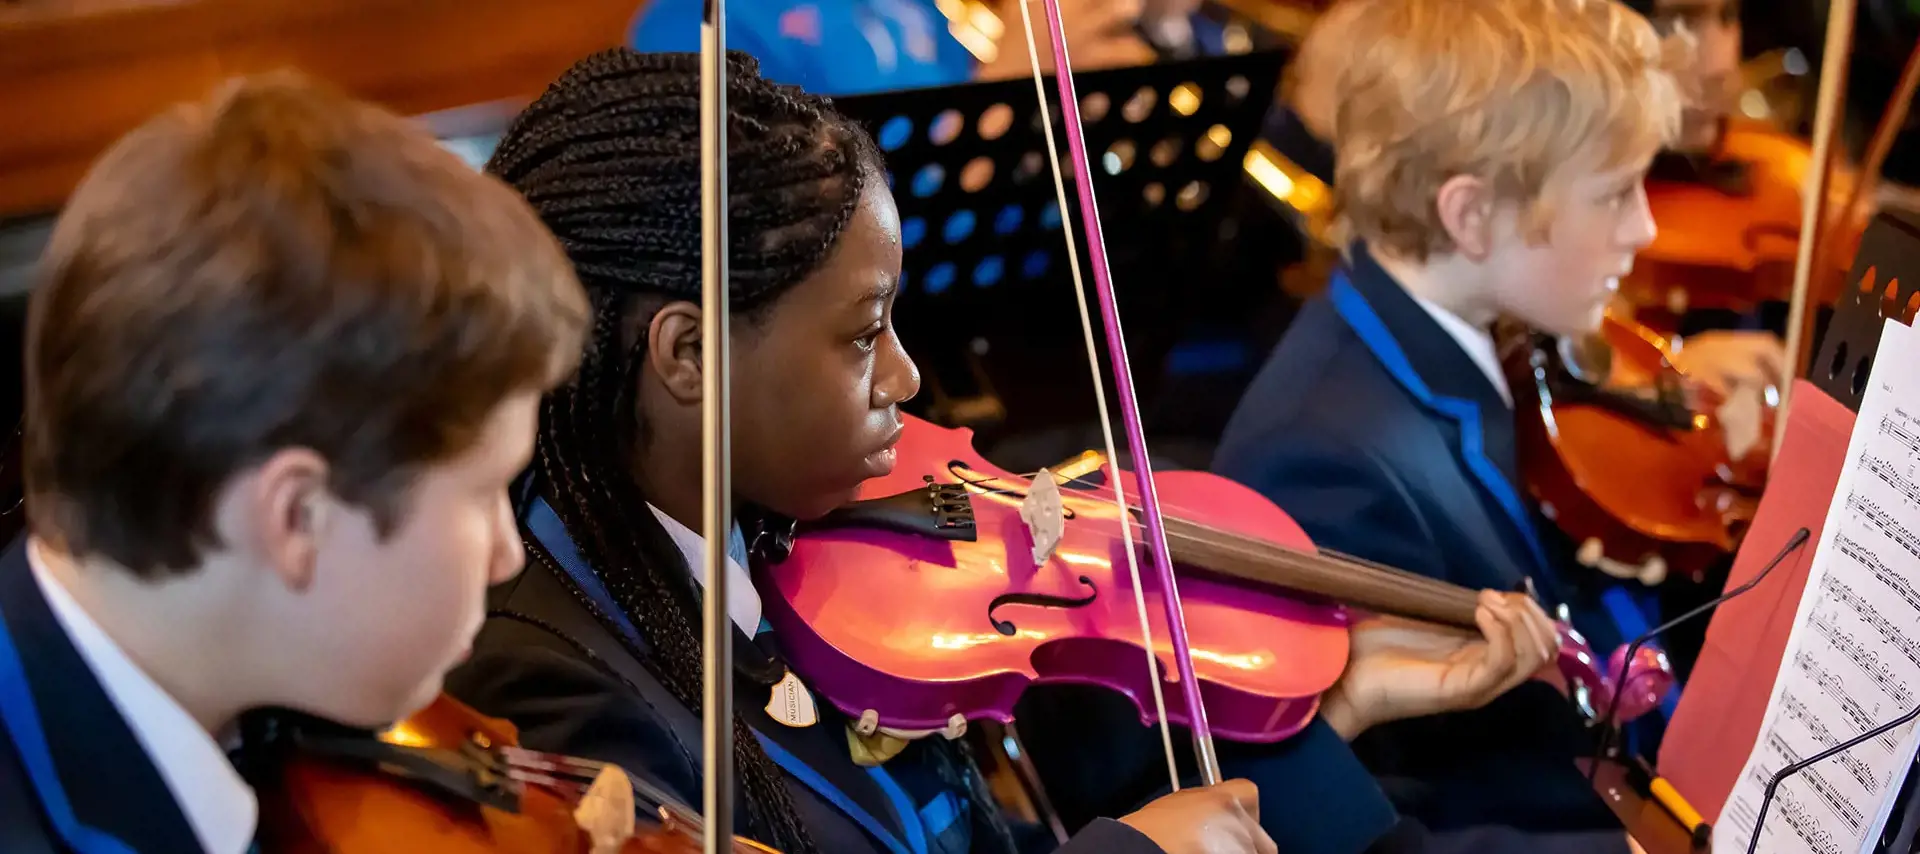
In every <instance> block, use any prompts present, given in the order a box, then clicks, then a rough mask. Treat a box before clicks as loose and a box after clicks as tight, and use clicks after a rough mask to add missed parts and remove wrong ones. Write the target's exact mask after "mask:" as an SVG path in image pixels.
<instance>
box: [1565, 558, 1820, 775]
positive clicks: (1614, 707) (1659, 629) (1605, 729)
mask: <svg viewBox="0 0 1920 854" xmlns="http://www.w3.org/2000/svg"><path fill="white" fill-rule="evenodd" d="M1812 538H1813V532H1812V531H1810V530H1808V529H1807V528H1804V527H1803V528H1801V529H1800V530H1798V531H1795V532H1793V536H1791V537H1788V538H1787V544H1786V545H1785V546H1782V547H1781V549H1780V553H1779V554H1776V555H1774V556H1773V560H1770V561H1767V565H1766V566H1764V567H1761V568H1760V571H1759V572H1756V573H1754V575H1753V577H1752V578H1750V579H1747V582H1746V583H1745V584H1742V585H1740V586H1739V587H1735V588H1734V589H1732V590H1729V591H1727V592H1725V593H1722V594H1720V595H1719V596H1716V597H1714V598H1712V599H1709V600H1707V601H1706V602H1704V603H1702V604H1701V605H1699V606H1698V607H1696V608H1694V609H1693V610H1691V611H1688V612H1686V613H1684V614H1681V615H1680V616H1678V617H1675V618H1673V619H1671V620H1668V621H1666V622H1664V623H1661V624H1660V625H1658V626H1654V627H1653V628H1651V629H1648V630H1647V631H1645V632H1643V633H1641V635H1640V636H1639V637H1637V638H1634V639H1633V640H1632V641H1631V642H1629V643H1628V644H1627V654H1626V656H1625V657H1623V658H1622V659H1621V662H1620V675H1619V677H1618V678H1617V679H1616V680H1615V683H1614V687H1613V699H1611V700H1610V701H1608V703H1607V713H1606V714H1605V715H1602V716H1601V717H1600V727H1601V729H1600V745H1599V748H1598V749H1597V750H1596V751H1595V752H1594V755H1593V764H1592V766H1591V767H1589V768H1588V769H1587V782H1588V783H1592V782H1593V781H1594V779H1595V776H1596V775H1598V774H1599V773H1600V760H1601V759H1602V758H1603V757H1605V756H1606V755H1607V751H1608V749H1609V748H1611V747H1612V746H1613V719H1614V716H1615V715H1617V714H1619V712H1620V696H1621V695H1622V694H1625V693H1626V692H1627V676H1628V674H1629V673H1630V672H1632V670H1633V668H1632V664H1633V657H1634V655H1636V654H1638V653H1639V652H1640V647H1642V646H1644V645H1645V644H1646V643H1647V642H1648V641H1651V640H1653V639H1654V638H1656V637H1659V636H1660V635H1661V634H1662V633H1664V632H1666V631H1667V630H1669V629H1672V628H1673V627H1675V626H1678V625H1681V624H1683V623H1685V622H1687V621H1688V620H1691V619H1694V618H1695V617H1698V616H1700V615H1701V614H1704V613H1707V612H1708V611H1711V610H1713V609H1714V608H1716V607H1718V606H1719V605H1720V603H1722V602H1725V601H1727V600H1729V599H1732V598H1734V597H1735V596H1739V595H1742V594H1744V593H1746V592H1747V591H1749V590H1752V589H1753V588H1754V587H1755V586H1757V585H1759V583H1760V581H1761V580H1762V579H1764V578H1766V577H1767V576H1768V575H1770V574H1772V573H1773V570H1774V569H1775V568H1776V567H1778V566H1780V564H1782V563H1785V562H1786V560H1787V556H1788V555H1790V554H1793V553H1794V552H1796V551H1799V550H1800V548H1801V547H1802V546H1805V545H1806V544H1807V541H1808V540H1810V539H1812Z"/></svg>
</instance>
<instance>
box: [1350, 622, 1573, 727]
mask: <svg viewBox="0 0 1920 854" xmlns="http://www.w3.org/2000/svg"><path fill="white" fill-rule="evenodd" d="M1474 619H1475V622H1477V623H1478V624H1479V627H1480V635H1479V636H1478V637H1476V636H1474V635H1472V634H1471V633H1468V632H1463V631H1460V630H1458V629H1451V628H1446V627H1442V626H1436V625H1431V624H1427V623H1420V622H1415V621H1412V620H1406V619H1401V618H1398V617H1385V616H1373V617H1366V618H1363V619H1361V620H1359V621H1357V622H1355V623H1354V625H1353V627H1352V629H1351V632H1352V646H1351V652H1350V654H1349V656H1348V660H1347V670H1346V673H1345V674H1343V675H1342V676H1341V677H1340V681H1339V682H1338V683H1336V684H1335V685H1334V687H1333V688H1332V689H1331V690H1329V691H1328V692H1327V693H1326V694H1324V695H1322V697H1321V706H1320V709H1321V714H1322V715H1323V716H1325V718H1326V720H1327V722H1328V723H1329V724H1330V725H1332V726H1333V728H1334V729H1335V730H1336V731H1338V732H1339V733H1340V735H1341V737H1343V738H1347V739H1352V738H1354V737H1355V736H1358V735H1359V734H1360V733H1362V732H1365V731H1366V730H1367V728H1368V727H1371V726H1374V725H1376V724H1382V723H1386V722H1388V721H1395V720H1400V719H1403V718H1412V717H1420V716H1423V715H1432V714H1438V713H1441V712H1451V711H1459V710H1463V709H1475V708H1479V707H1481V706H1484V705H1486V704H1487V703H1489V702H1491V701H1492V700H1493V699H1494V698H1495V697H1498V696H1500V695H1501V694H1504V693H1506V692H1507V691H1509V690H1511V689H1512V688H1513V687H1514V686H1515V685H1518V684H1520V683H1521V682H1523V681H1526V680H1527V679H1528V678H1529V677H1531V676H1533V675H1534V674H1535V673H1538V672H1539V671H1541V670H1542V669H1543V668H1545V667H1547V666H1548V664H1549V663H1550V662H1552V661H1553V660H1554V655H1555V652H1556V650H1557V649H1558V648H1559V634H1558V632H1556V631H1555V629H1554V626H1553V621H1552V620H1550V619H1548V617H1547V614H1546V612H1545V611H1542V610H1541V609H1540V606H1539V604H1538V603H1536V602H1534V601H1533V600H1532V599H1530V598H1528V597H1527V596H1525V595H1522V594H1518V593H1497V592H1494V591H1491V590H1486V591H1482V592H1481V594H1480V607H1479V609H1478V610H1477V611H1476V612H1475V614H1474Z"/></svg>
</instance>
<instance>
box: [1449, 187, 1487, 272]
mask: <svg viewBox="0 0 1920 854" xmlns="http://www.w3.org/2000/svg"><path fill="white" fill-rule="evenodd" d="M1434 204H1435V205H1436V206H1438V208H1439V211H1440V227H1441V228H1443V229H1445V230H1446V232H1447V239H1448V241H1449V242H1450V243H1452V244H1453V248H1454V251H1455V252H1457V253H1459V254H1460V255H1461V256H1463V257H1465V258H1467V259H1468V260H1471V261H1476V262H1478V261H1485V260H1486V259H1487V256H1488V255H1489V254H1491V253H1492V251H1493V244H1494V240H1493V188H1492V187H1491V186H1489V185H1488V184H1487V182H1486V181H1484V180H1481V179H1480V178H1479V177H1476V176H1473V175H1455V176H1453V177H1451V178H1448V179H1447V180H1446V182H1445V183H1443V184H1441V185H1440V192H1439V193H1437V194H1436V195H1435V198H1434Z"/></svg>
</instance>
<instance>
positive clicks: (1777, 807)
mask: <svg viewBox="0 0 1920 854" xmlns="http://www.w3.org/2000/svg"><path fill="white" fill-rule="evenodd" d="M1915 400H1920V334H1916V333H1915V331H1914V330H1913V329H1912V328H1910V327H1907V326H1905V325H1904V324H1901V323H1899V322H1897V321H1896V322H1892V323H1889V324H1888V325H1887V328H1886V329H1885V330H1884V331H1883V333H1882V339H1881V342H1880V350H1879V353H1878V355H1877V356H1876V357H1875V359H1874V368H1873V375H1872V377H1871V378H1870V380H1869V387H1868V389H1867V394H1866V397H1865V398H1864V399H1863V400H1862V401H1861V407H1860V416H1859V418H1858V419H1857V420H1856V421H1855V425H1856V426H1855V429H1854V433H1853V437H1852V439H1851V441H1850V442H1849V443H1848V447H1847V462H1846V467H1845V468H1844V469H1843V470H1842V472H1841V475H1840V482H1839V485H1838V488H1836V489H1835V491H1834V498H1833V501H1832V502H1831V503H1830V504H1829V505H1828V508H1827V521H1826V525H1825V527H1824V528H1823V529H1822V531H1821V535H1820V545H1819V547H1818V548H1817V550H1816V551H1815V554H1814V558H1813V566H1812V569H1811V573H1810V575H1809V576H1808V581H1809V583H1808V585H1807V587H1806V590H1805V592H1804V593H1803V594H1802V596H1801V600H1800V606H1799V609H1798V611H1797V612H1796V613H1795V615H1794V625H1793V633H1792V635H1791V636H1790V637H1789V639H1788V641H1787V661H1789V662H1791V665H1792V666H1789V667H1783V668H1781V669H1780V674H1779V676H1778V677H1777V679H1776V681H1775V683H1774V686H1773V695H1772V698H1771V699H1770V701H1769V702H1768V704H1767V714H1766V718H1765V720H1764V722H1763V723H1762V724H1761V727H1760V733H1759V736H1758V737H1757V738H1756V739H1755V740H1754V746H1753V751H1752V753H1750V754H1749V755H1748V757H1747V765H1746V768H1745V769H1744V770H1743V771H1742V772H1741V775H1740V777H1739V778H1738V779H1737V782H1736V783H1735V786H1734V790H1733V793H1732V794H1731V795H1730V796H1729V798H1728V800H1727V804H1726V806H1725V808H1723V809H1722V811H1721V815H1720V817H1719V822H1718V824H1717V825H1716V826H1715V830H1714V834H1713V848H1714V851H1715V852H1716V854H1719V853H1720V852H1736V854H1737V852H1744V851H1745V850H1746V849H1747V843H1748V841H1749V840H1750V839H1751V838H1752V835H1753V833H1754V821H1755V817H1756V816H1757V815H1759V807H1760V803H1761V801H1762V799H1763V798H1764V797H1765V793H1766V788H1767V784H1768V783H1769V782H1770V781H1771V780H1772V779H1773V777H1774V775H1775V774H1776V773H1778V772H1779V771H1780V769H1782V768H1785V767H1787V766H1789V765H1791V764H1793V763H1794V762H1796V761H1798V760H1799V759H1800V758H1801V757H1806V756H1813V755H1815V754H1817V753H1820V752H1821V751H1823V750H1825V749H1827V748H1829V747H1832V746H1833V745H1835V744H1839V743H1840V742H1843V741H1846V740H1848V739H1850V738H1853V737H1855V736H1857V735H1859V734H1860V733H1862V732H1865V731H1868V730H1871V729H1873V728H1875V727H1877V726H1880V725H1882V724H1884V723H1886V722H1887V721H1889V720H1892V719H1895V718H1898V717H1900V716H1901V715H1903V714H1905V713H1906V712H1908V711H1910V710H1911V709H1912V708H1913V706H1914V704H1915V703H1916V702H1920V643H1916V638H1920V590H1916V589H1915V587H1914V584H1916V583H1920V582H1914V581H1910V580H1911V579H1920V532H1916V530H1915V528H1914V527H1913V526H1920V417H1916V416H1915V415H1913V414H1910V413H1909V412H1908V411H1907V410H1905V409H1903V408H1901V407H1900V406H1899V405H1898V404H1899V402H1901V401H1905V402H1908V403H1909V404H1911V402H1912V401H1915ZM1917 737H1920V735H1917V734H1916V728H1915V727H1913V726H1911V725H1909V726H1905V727H1899V728H1895V729H1894V730H1892V731H1890V732H1888V733H1887V734H1886V735H1885V736H1882V737H1879V738H1876V739H1874V740H1873V741H1872V742H1869V743H1867V744H1863V745H1860V746H1858V747H1856V748H1853V749H1851V750H1849V751H1847V752H1846V753H1842V754H1840V755H1838V756H1835V757H1833V758H1831V759H1829V760H1827V761H1824V762H1820V763H1817V764H1815V765H1812V766H1809V767H1808V768H1806V769H1805V770H1803V771H1801V772H1799V773H1798V774H1796V775H1794V776H1792V777H1789V778H1786V779H1785V780H1784V781H1783V782H1782V783H1781V784H1780V787H1779V789H1778V792H1777V793H1776V795H1775V796H1774V801H1773V804H1772V806H1770V807H1769V808H1768V812H1767V814H1766V818H1765V824H1764V826H1763V827H1762V828H1760V838H1759V846H1758V850H1760V851H1768V852H1781V854H1785V852H1796V854H1797V852H1804V851H1822V852H1827V851H1831V852H1835V854H1868V852H1870V851H1871V850H1872V848H1873V846H1874V844H1875V843H1876V842H1877V841H1878V840H1879V838H1880V836H1881V829H1882V828H1883V827H1884V826H1885V825H1886V822H1887V814H1888V812H1889V810H1890V809H1891V808H1892V802H1893V796H1894V795H1895V794H1896V793H1897V792H1898V791H1899V790H1900V787H1901V784H1902V782H1904V780H1905V779H1906V775H1907V772H1908V769H1909V768H1910V767H1911V766H1912V758H1913V756H1914V752H1915V739H1916V738H1917Z"/></svg>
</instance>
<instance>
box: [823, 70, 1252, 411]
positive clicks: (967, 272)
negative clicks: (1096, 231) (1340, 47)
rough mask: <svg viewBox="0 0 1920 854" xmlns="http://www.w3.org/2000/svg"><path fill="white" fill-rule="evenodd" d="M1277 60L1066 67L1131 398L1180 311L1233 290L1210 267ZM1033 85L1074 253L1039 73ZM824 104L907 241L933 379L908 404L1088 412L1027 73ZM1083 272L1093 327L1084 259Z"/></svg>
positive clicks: (902, 303)
mask: <svg viewBox="0 0 1920 854" xmlns="http://www.w3.org/2000/svg"><path fill="white" fill-rule="evenodd" d="M1286 58H1287V54H1286V53H1285V52H1283V51H1267V52H1260V53H1249V54H1243V55H1238V56H1226V57H1212V58H1204V59H1197V60H1188V61H1181V62H1173V63H1165V64H1158V65H1150V66H1142V67H1138V68H1124V69H1114V70H1108V71H1097V72H1088V73H1078V74H1075V75H1074V82H1075V84H1076V87H1077V91H1078V95H1079V98H1080V110H1081V114H1082V119H1083V122H1084V127H1085V135H1086V144H1087V154H1088V157H1089V159H1090V160H1092V161H1093V168H1094V172H1095V174H1094V192H1095V196H1096V200H1097V201H1098V203H1099V209H1100V214H1101V225H1102V227H1103V228H1104V229H1105V232H1106V241H1107V249H1108V256H1109V258H1110V260H1111V267H1112V270H1113V279H1114V286H1115V290H1116V292H1117V294H1118V298H1119V301H1120V306H1121V311H1122V312H1123V315H1122V316H1123V318H1124V323H1125V324H1126V326H1125V329H1126V332H1127V346H1128V350H1129V354H1130V355H1131V357H1132V361H1133V365H1134V368H1135V372H1136V374H1138V376H1137V377H1136V380H1137V382H1138V384H1139V387H1140V389H1141V395H1142V397H1143V398H1145V397H1147V396H1148V395H1149V393H1150V389H1151V388H1152V387H1153V386H1154V382H1153V372H1154V371H1155V370H1156V369H1157V368H1158V367H1159V366H1160V364H1161V362H1162V360H1164V359H1165V358H1166V356H1167V354H1168V352H1169V350H1170V348H1171V346H1172V344H1173V342H1174V339H1175V336H1176V334H1177V332H1178V331H1179V329H1180V328H1181V326H1182V325H1183V324H1184V322H1185V321H1187V320H1189V319H1191V318H1193V317H1194V316H1195V315H1196V314H1198V313H1202V312H1206V311H1209V310H1213V309H1218V308H1219V307H1221V306H1223V305H1225V304H1226V301H1227V300H1230V299H1231V296H1230V295H1229V294H1228V293H1227V292H1228V291H1230V290H1231V288H1232V285H1231V284H1229V283H1227V282H1224V281H1223V279H1224V278H1226V277H1224V276H1217V275H1213V273H1214V272H1215V271H1217V270H1219V269H1221V266H1222V265H1221V263H1220V259H1221V258H1224V257H1225V256H1226V255H1227V253H1225V252H1222V251H1221V248H1222V247H1223V245H1228V244H1230V242H1231V240H1232V238H1233V235H1232V234H1231V233H1230V223H1231V222H1232V220H1231V219H1229V218H1227V217H1225V216H1223V214H1224V212H1225V211H1226V210H1227V209H1228V207H1229V205H1230V203H1231V201H1232V196H1233V195H1234V194H1235V193H1236V192H1238V191H1239V189H1240V188H1241V186H1242V184H1243V183H1244V182H1243V178H1242V174H1243V173H1242V169H1243V166H1242V164H1243V162H1244V160H1245V158H1246V153H1247V149H1248V146H1249V145H1250V144H1251V143H1252V141H1253V139H1254V137H1255V136H1256V135H1257V134H1258V133H1259V132H1260V127H1261V122H1262V121H1263V119H1264V117H1265V115H1266V113H1267V111H1268V109H1269V108H1270V106H1271V105H1272V103H1273V92H1274V88H1275V86H1276V84H1277V82H1278V80H1279V76H1280V70H1281V67H1282V66H1283V65H1284V62H1285V60H1286ZM1046 90H1047V97H1048V103H1049V109H1050V110H1051V115H1052V116H1053V120H1054V124H1055V137H1056V139H1057V140H1058V142H1059V145H1060V150H1061V153H1062V155H1063V159H1062V165H1063V168H1065V169H1067V170H1069V171H1068V172H1067V173H1066V174H1067V200H1068V206H1069V210H1070V212H1071V214H1072V221H1073V223H1074V224H1075V228H1074V234H1075V242H1076V244H1077V245H1078V247H1079V251H1080V258H1081V263H1082V264H1083V265H1085V264H1087V263H1088V255H1087V253H1086V243H1085V241H1084V239H1082V238H1081V237H1080V228H1079V226H1078V221H1079V216H1080V212H1079V202H1078V195H1077V193H1076V192H1075V190H1074V187H1073V180H1072V175H1071V171H1070V170H1071V167H1070V166H1068V165H1067V164H1068V163H1069V162H1070V160H1071V157H1070V155H1068V154H1067V149H1066V138H1065V136H1064V135H1063V126H1062V125H1061V117H1060V111H1059V108H1058V95H1057V93H1056V92H1055V91H1054V81H1053V78H1052V76H1051V75H1049V76H1048V77H1047V79H1046ZM834 103H835V106H836V107H837V108H838V109H840V110H841V111H842V112H844V113H846V114H847V115H849V116H851V117H853V118H855V119H857V120H859V121H860V122H861V123H862V124H864V125H865V126H866V127H867V128H868V130H869V131H871V132H872V133H873V136H874V139H875V140H876V141H877V142H878V143H879V144H880V147H881V149H882V151H883V153H884V154H885V156H886V161H887V167H888V169H889V174H888V182H889V184H890V185H891V186H892V188H893V191H894V198H895V200H896V202H897V203H898V205H899V208H900V219H901V231H902V240H903V242H904V244H905V250H906V251H905V265H904V272H903V279H904V281H903V285H904V287H903V288H902V292H901V295H900V298H899V300H898V302H897V305H896V309H895V310H896V312H897V314H898V323H899V326H900V328H901V334H902V336H903V337H904V338H905V340H906V342H907V345H908V349H909V350H910V351H911V352H913V353H914V354H915V356H916V358H917V359H919V360H920V363H921V368H922V371H923V374H924V375H925V377H926V379H927V380H928V386H929V388H928V391H927V393H925V394H923V395H922V398H921V400H919V401H916V407H917V408H918V409H919V410H920V411H921V412H922V414H925V415H926V416H928V417H930V418H932V419H933V420H936V421H940V422H943V423H949V424H965V425H967V426H973V427H976V428H987V427H992V426H995V425H1002V426H1005V427H1006V428H1007V429H1009V430H1013V429H1017V427H1031V426H1033V425H1035V424H1046V423H1051V424H1059V423H1064V422H1068V421H1073V420H1085V419H1086V418H1087V417H1088V416H1089V415H1091V413H1092V412H1093V411H1094V409H1093V405H1092V403H1093V398H1092V390H1091V388H1090V387H1089V383H1088V374H1087V367H1086V359H1085V354H1084V349H1083V347H1082V344H1081V341H1082V338H1081V335H1080V332H1079V327H1080V321H1079V311H1078V309H1077V307H1076V304H1075V300H1074V295H1073V287H1072V278H1071V276H1070V273H1069V269H1068V259H1067V255H1066V251H1065V247H1064V246H1063V241H1062V237H1061V228H1062V222H1063V221H1062V219H1061V217H1060V212H1059V206H1058V205H1057V203H1056V197H1055V189H1054V183H1053V175H1052V171H1051V169H1050V167H1049V166H1048V164H1047V161H1046V156H1045V152H1046V150H1047V147H1046V139H1045V137H1044V135H1043V132H1042V128H1041V124H1040V122H1041V119H1040V116H1041V113H1040V109H1039V104H1038V102H1037V100H1036V97H1035V93H1034V85H1033V81H1032V79H1031V78H1021V79H1015V80H1006V81H999V82H992V83H973V84H967V85H961V86H951V87H942V88H937V89H918V90H906V91H899V92H885V93H878V94H872V95H861V96H856V97H847V98H838V99H835V102H834ZM1223 232H1225V233H1223ZM1083 269H1084V267H1083ZM1086 284H1087V288H1088V291H1089V293H1088V300H1089V305H1090V307H1093V313H1094V321H1095V323H1098V322H1099V320H1098V317H1099V315H1098V309H1097V304H1096V303H1094V302H1093V300H1094V299H1095V298H1094V296H1093V294H1092V289H1093V280H1092V278H1091V272H1090V271H1089V272H1088V273H1087V275H1086ZM1270 284H1271V283H1263V285H1265V286H1267V289H1268V290H1271V287H1270ZM1096 334H1099V333H1098V332H1097V331H1096ZM1002 394H1004V395H1005V397H1004V399H1003V398H1002V396H1001V395H1002ZM1144 407H1145V404H1144V403H1143V408H1144ZM1009 413H1015V414H1016V415H1015V416H1014V417H1013V418H1012V419H1010V421H1011V423H1003V419H1007V418H1008V414H1009ZM1016 425H1017V426H1016Z"/></svg>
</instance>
